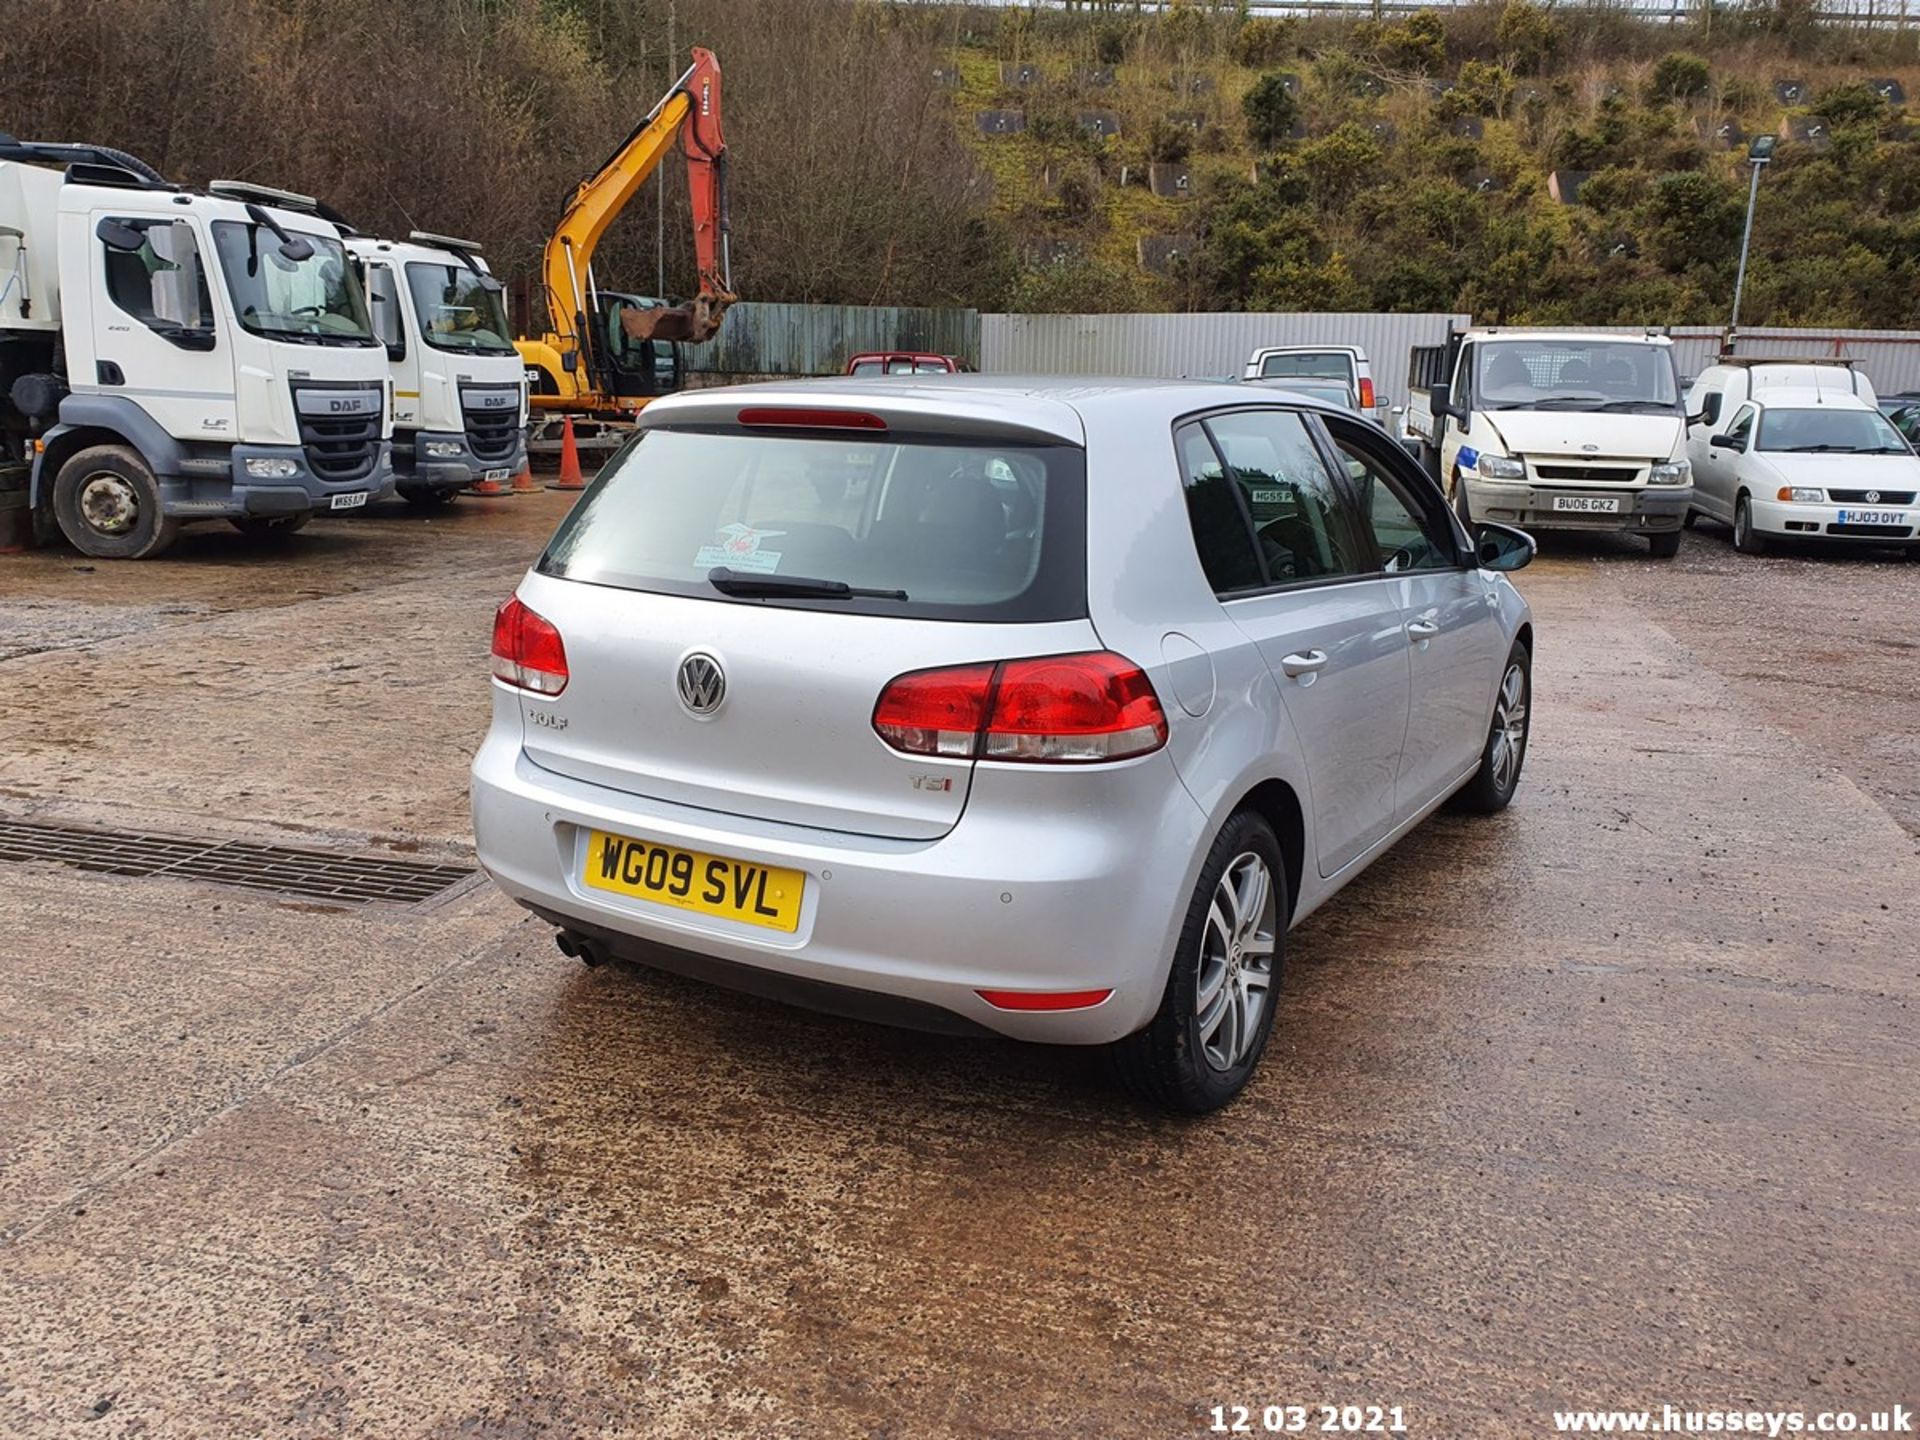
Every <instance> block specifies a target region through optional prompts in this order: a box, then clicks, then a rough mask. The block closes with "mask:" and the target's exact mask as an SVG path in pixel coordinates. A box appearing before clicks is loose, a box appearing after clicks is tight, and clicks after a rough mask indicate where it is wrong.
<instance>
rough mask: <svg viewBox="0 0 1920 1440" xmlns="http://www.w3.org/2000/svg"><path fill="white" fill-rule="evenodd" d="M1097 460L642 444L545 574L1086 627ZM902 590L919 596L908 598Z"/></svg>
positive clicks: (1079, 455)
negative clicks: (715, 579) (817, 591)
mask: <svg viewBox="0 0 1920 1440" xmlns="http://www.w3.org/2000/svg"><path fill="white" fill-rule="evenodd" d="M1085 476H1086V457H1085V452H1084V451H1082V450H1080V449H1079V448H1077V447H1075V446H1071V445H1030V444H1025V443H1005V444H1000V443H995V442H992V441H987V440H979V439H968V440H966V441H959V442H957V441H950V440H947V439H944V438H933V437H920V438H908V437H905V436H898V435H888V436H886V437H874V436H867V435H860V434H831V435H829V434H820V435H803V434H795V433H791V432H775V433H766V432H758V431H743V430H732V429H728V430H720V429H693V428H688V429H668V428H664V427H661V428H655V429H651V430H646V431H643V432H641V434H640V435H639V436H638V437H636V438H635V440H633V441H632V442H631V443H629V444H628V445H627V447H626V448H625V449H623V450H622V451H621V452H620V453H619V454H618V455H616V456H615V457H614V458H613V459H612V460H611V461H609V462H608V463H607V465H606V467H605V468H604V469H602V470H601V472H600V474H599V476H598V477H597V478H596V479H595V480H594V482H593V484H592V486H591V487H590V488H589V489H588V492H587V493H586V494H585V495H583V496H581V497H580V502H579V504H577V505H576V506H575V507H574V509H573V513H572V514H571V515H569V516H568V517H567V519H566V520H565V521H564V522H563V523H562V525H561V527H560V529H559V531H558V533H557V534H555V536H554V538H553V541H552V543H551V544H550V545H549V546H548V547H547V552H546V554H545V555H543V556H542V557H541V560H540V564H539V569H540V571H541V573H543V574H547V575H555V576H559V577H561V578H564V579H568V580H580V581H585V582H588V583H590V584H596V585H613V586H619V587H621V588H623V589H630V590H648V591H656V592H659V593H663V594H673V595H694V596H699V597H702V598H706V599H712V600H726V599H729V598H734V597H729V596H728V595H726V594H723V593H722V592H721V591H720V590H718V589H716V588H715V587H714V585H713V584H712V583H711V580H710V578H709V577H710V576H712V574H713V572H714V571H716V570H726V571H730V572H731V573H732V574H733V575H735V576H750V577H753V578H754V579H755V580H761V579H764V580H766V581H768V582H770V583H771V582H777V581H781V580H793V581H797V582H800V583H803V584H804V583H805V582H809V581H829V582H838V583H840V584H844V585H847V586H850V587H852V588H853V589H855V590H874V591H884V592H889V593H888V594H886V595H877V596H876V595H868V596H861V595H854V596H849V597H844V598H822V597H820V596H809V595H794V594H786V595H779V594H776V595H768V596H755V597H752V598H750V599H746V600H741V601H740V602H739V603H751V604H769V605H786V606H797V607H801V608H806V609H815V610H845V611H853V612H856V613H859V614H868V615H907V616H918V617H920V618H925V619H946V620H1006V621H1023V622H1032V621H1046V620H1067V619H1077V618H1079V617H1081V616H1084V615H1085V614H1086V613H1087V608H1086V521H1085V505H1086V493H1085V492H1086V481H1085ZM892 592H905V596H906V598H905V599H904V600H903V599H899V598H897V595H896V594H894V593H892Z"/></svg>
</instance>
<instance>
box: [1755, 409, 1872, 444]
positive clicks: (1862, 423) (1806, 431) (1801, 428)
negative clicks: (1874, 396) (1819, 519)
mask: <svg viewBox="0 0 1920 1440" xmlns="http://www.w3.org/2000/svg"><path fill="white" fill-rule="evenodd" d="M1755 448H1757V449H1760V450H1783V451H1789V452H1794V451H1797V452H1800V453H1803V454H1817V453H1820V452H1823V451H1824V452H1828V453H1832V454H1841V455H1905V454H1907V453H1908V450H1907V442H1906V441H1905V440H1903V439H1901V438H1900V432H1899V431H1898V430H1896V429H1894V427H1893V426H1892V425H1891V424H1890V423H1888V421H1887V418H1886V417H1885V416H1884V415H1882V414H1881V413H1880V412H1879V411H1878V410H1843V409H1841V408H1840V407H1838V406H1835V405H1809V406H1805V407H1796V408H1794V409H1785V408H1782V407H1781V406H1778V405H1775V406H1770V407H1768V409H1767V413H1766V414H1765V415H1763V416H1762V417H1761V418H1760V439H1759V442H1758V444H1757V446H1756V447H1755Z"/></svg>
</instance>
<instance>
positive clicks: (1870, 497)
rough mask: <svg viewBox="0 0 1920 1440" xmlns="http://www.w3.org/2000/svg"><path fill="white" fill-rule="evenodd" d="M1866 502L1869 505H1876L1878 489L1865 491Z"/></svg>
mask: <svg viewBox="0 0 1920 1440" xmlns="http://www.w3.org/2000/svg"><path fill="white" fill-rule="evenodd" d="M1867 503H1868V504H1869V505H1878V504H1879V503H1880V492H1879V491H1878V490H1869V491H1867Z"/></svg>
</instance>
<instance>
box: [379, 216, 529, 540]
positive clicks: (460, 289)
mask: <svg viewBox="0 0 1920 1440" xmlns="http://www.w3.org/2000/svg"><path fill="white" fill-rule="evenodd" d="M346 245H347V252H348V254H349V255H350V256H351V257H352V260H353V264H354V267H355V269H356V270H357V271H358V273H359V277H360V282H361V285H362V287H363V288H364V289H365V291H366V294H367V303H368V307H369V309H370V311H371V313H372V321H373V329H374V333H375V335H376V336H378V338H379V340H380V342H381V344H382V345H383V346H385V348H386V353H387V373H388V378H389V379H390V381H391V382H392V385H393V469H394V483H395V486H396V488H397V489H398V490H399V492H400V496H401V498H402V499H404V500H405V501H406V502H407V503H408V504H410V505H413V506H416V507H420V508H427V507H433V506H439V505H444V504H446V503H447V502H448V501H450V500H452V499H453V497H454V496H455V495H457V494H459V493H460V491H462V490H463V489H465V488H466V487H467V486H469V485H473V484H476V483H478V482H480V481H483V480H494V481H499V480H506V479H509V478H510V477H512V476H513V475H515V474H516V473H518V472H519V470H520V468H521V467H522V466H523V465H525V464H526V460H527V440H526V424H527V382H526V376H525V370H524V367H523V365H522V364H521V361H520V355H519V352H518V351H516V350H515V349H514V348H513V332H512V331H511V330H510V329H509V328H508V325H507V315H506V307H505V305H504V304H503V301H502V288H503V287H502V286H501V284H500V282H499V281H498V280H496V279H495V278H494V277H493V275H492V274H491V273H490V272H489V271H488V269H487V266H486V262H485V261H484V260H483V259H482V258H481V257H480V247H479V246H478V245H476V244H474V243H473V242H471V241H468V240H459V239H455V238H454V237H452V236H447V235H431V234H428V233H426V232H425V231H420V230H416V231H414V232H412V234H410V235H409V236H408V237H407V238H406V239H405V240H380V239H375V238H372V237H369V236H350V237H348V239H347V242H346Z"/></svg>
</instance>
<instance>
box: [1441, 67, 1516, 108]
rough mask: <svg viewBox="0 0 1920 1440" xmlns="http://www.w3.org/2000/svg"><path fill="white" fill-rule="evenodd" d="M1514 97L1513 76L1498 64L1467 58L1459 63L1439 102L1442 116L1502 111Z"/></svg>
mask: <svg viewBox="0 0 1920 1440" xmlns="http://www.w3.org/2000/svg"><path fill="white" fill-rule="evenodd" d="M1512 98H1513V76H1512V75H1510V74H1509V73H1507V71H1506V70H1505V69H1504V68H1502V67H1501V66H1499V65H1489V64H1488V63H1487V62H1486V61H1485V60H1469V61H1467V63H1466V64H1464V65H1462V66H1461V67H1460V74H1459V76H1458V77H1456V79H1455V80H1454V82H1453V89H1451V90H1449V91H1448V92H1447V94H1446V98H1445V100H1444V101H1443V103H1442V105H1441V110H1442V116H1443V118H1448V119H1450V118H1452V117H1453V116H1455V115H1504V114H1505V113H1506V109H1507V101H1508V100H1510V99H1512Z"/></svg>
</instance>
